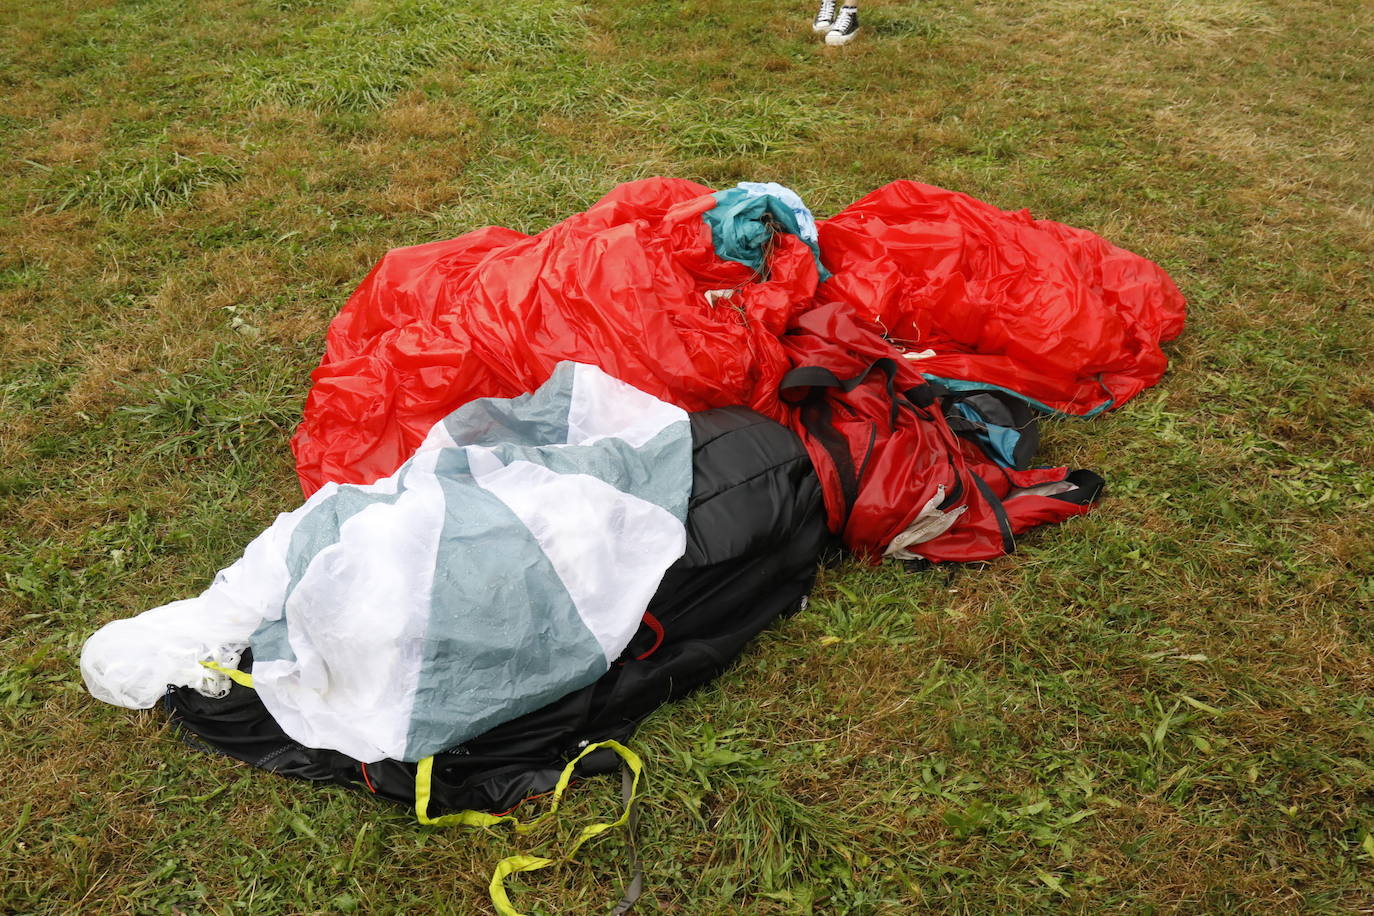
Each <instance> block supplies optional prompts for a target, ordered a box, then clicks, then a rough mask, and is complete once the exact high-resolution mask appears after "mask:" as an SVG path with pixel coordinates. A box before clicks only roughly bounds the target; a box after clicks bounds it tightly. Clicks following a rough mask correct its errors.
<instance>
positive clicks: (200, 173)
mask: <svg viewBox="0 0 1374 916" xmlns="http://www.w3.org/2000/svg"><path fill="white" fill-rule="evenodd" d="M242 174H243V170H242V169H241V168H240V167H239V165H238V164H237V163H236V162H234V161H233V160H231V159H227V158H225V157H223V156H213V155H205V156H185V155H182V154H181V153H176V152H174V153H172V154H171V155H170V156H162V155H158V154H153V155H151V156H150V155H146V154H139V155H137V156H133V157H129V158H123V159H117V160H114V161H106V162H102V163H101V164H100V165H99V166H98V167H96V168H95V169H91V170H84V171H83V170H77V169H72V168H64V169H59V170H54V171H53V172H52V175H51V177H50V179H49V181H48V182H47V186H46V188H45V194H44V198H45V200H44V202H43V203H41V204H40V205H39V208H40V209H52V210H56V211H58V212H61V211H63V210H69V209H71V208H73V207H75V206H77V205H79V204H89V205H91V206H93V207H94V208H95V209H97V210H99V211H100V212H101V213H103V214H107V215H108V214H113V213H120V212H124V211H128V210H137V209H146V210H151V211H153V212H154V213H158V212H161V211H162V210H164V209H166V208H168V207H173V206H177V205H179V204H182V203H185V202H186V201H187V200H188V199H190V197H191V196H192V195H193V194H195V193H196V192H197V191H202V190H205V189H207V188H214V187H219V186H221V185H224V184H226V183H228V182H232V181H237V180H238V179H239V178H240V177H242Z"/></svg>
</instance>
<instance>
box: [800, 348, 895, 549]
mask: <svg viewBox="0 0 1374 916" xmlns="http://www.w3.org/2000/svg"><path fill="white" fill-rule="evenodd" d="M875 369H876V370H878V371H880V372H882V373H883V375H884V376H886V378H887V395H888V401H889V402H890V403H891V405H892V407H891V410H890V411H889V416H888V422H889V424H890V426H889V428H896V425H897V409H898V406H899V405H898V399H897V391H896V379H897V364H896V362H894V361H893V360H892V359H889V358H888V357H882V358H881V359H875V360H874V361H873V362H871V363H869V364H868V365H867V366H865V367H864V369H863V371H861V372H860V373H859V374H858V375H855V376H854V377H852V378H847V379H842V378H840V377H839V376H837V375H836V374H835V373H834V372H831V371H830V370H829V369H826V368H824V367H822V366H798V367H797V368H796V369H793V370H792V371H790V372H788V373H787V374H786V375H784V376H783V377H782V381H781V382H780V383H779V384H778V396H779V397H781V398H782V400H783V401H785V402H786V403H788V404H791V405H793V406H795V407H799V408H800V410H801V421H802V427H803V428H804V429H805V430H806V431H807V432H808V433H810V434H811V435H812V436H814V437H815V439H816V441H817V442H819V443H820V444H821V447H822V448H824V449H825V451H826V454H828V455H829V456H830V460H831V461H832V462H834V464H835V473H836V475H837V476H838V477H839V478H840V492H841V493H842V494H843V496H844V519H843V520H842V521H841V523H840V530H841V531H843V530H844V529H845V527H846V526H847V525H848V524H849V513H850V512H851V511H853V509H854V504H855V503H856V502H858V500H859V481H860V479H862V477H863V472H864V470H866V469H867V467H868V459H869V458H870V457H871V456H872V454H873V448H874V446H875V445H876V444H877V441H878V430H877V427H876V426H875V427H874V429H873V431H872V434H871V435H870V436H869V439H868V448H867V449H866V450H865V453H864V457H863V461H862V462H860V465H859V468H858V470H856V469H855V467H854V455H853V454H852V453H851V452H850V451H849V443H848V442H847V441H846V440H845V438H844V436H842V435H840V432H839V430H837V429H836V428H835V423H834V413H833V412H832V411H831V407H830V401H829V398H828V395H829V393H830V389H837V390H839V391H842V392H844V393H845V394H848V393H849V392H851V391H853V390H854V389H855V388H858V387H859V386H860V385H862V384H863V383H864V382H865V381H866V380H867V379H868V376H869V375H870V374H872V372H873V371H874V370H875Z"/></svg>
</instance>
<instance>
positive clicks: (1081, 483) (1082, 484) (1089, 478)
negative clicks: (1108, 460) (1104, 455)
mask: <svg viewBox="0 0 1374 916" xmlns="http://www.w3.org/2000/svg"><path fill="white" fill-rule="evenodd" d="M1064 479H1065V480H1066V481H1068V482H1069V483H1071V484H1073V485H1074V486H1075V487H1077V489H1075V490H1070V491H1069V492H1067V493H1056V494H1054V495H1053V496H1051V497H1049V498H1050V499H1057V500H1060V501H1061V502H1066V503H1073V504H1074V505H1075V506H1086V505H1087V504H1088V503H1095V502H1097V501H1098V499H1100V498H1101V497H1102V490H1103V489H1104V488H1105V487H1106V486H1107V482H1106V481H1105V480H1103V479H1102V475H1101V474H1098V473H1096V472H1094V471H1089V470H1086V469H1080V470H1077V471H1070V472H1069V476H1068V477H1065V478H1064Z"/></svg>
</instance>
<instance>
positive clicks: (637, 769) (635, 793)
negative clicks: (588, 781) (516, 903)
mask: <svg viewBox="0 0 1374 916" xmlns="http://www.w3.org/2000/svg"><path fill="white" fill-rule="evenodd" d="M603 747H604V748H609V749H610V750H612V751H615V753H616V754H617V755H618V756H619V757H620V759H621V760H623V761H625V766H626V767H628V768H629V770H630V772H631V773H632V774H633V775H634V778H633V780H632V781H631V782H630V793H629V797H628V798H627V799H626V800H625V810H623V811H621V812H620V817H618V818H616V819H615V820H614V821H607V822H605V823H599V824H588V825H587V826H586V827H583V828H582V832H581V833H579V834H578V835H577V839H576V840H574V841H573V843H572V845H571V846H570V847H569V848H568V854H567V855H566V856H564V861H567V862H571V861H572V859H573V856H575V855H577V851H578V850H579V849H581V848H582V844H583V843H585V842H587V841H588V840H590V839H591V838H592V837H594V836H597V835H599V834H602V833H605V832H606V831H607V830H612V829H614V828H616V827H620V826H622V825H623V824H624V823H625V822H626V821H627V820H629V817H630V811H631V810H632V809H633V808H634V803H635V801H636V800H637V799H638V797H639V777H640V775H641V774H642V773H643V772H644V762H643V761H642V760H640V759H639V755H638V754H636V753H635V752H634V751H632V750H630V749H629V748H628V747H626V746H625V745H623V744H621V743H620V742H619V741H601V742H598V743H596V744H589V745H587V746H586V747H585V748H583V749H582V753H580V754H578V755H577V756H576V757H574V758H573V759H572V760H571V761H570V762H569V763H568V765H567V766H565V767H564V768H563V772H562V773H560V774H559V776H558V782H557V783H556V784H555V785H554V787H553V800H552V802H551V803H550V804H549V810H547V811H545V812H544V813H543V814H541V815H539V816H538V817H536V818H535V819H534V820H532V821H529V822H528V823H522V822H521V821H520V820H519V819H518V818H515V817H512V816H510V815H502V814H488V813H486V812H485V811H458V812H455V813H453V814H445V815H442V816H440V817H430V816H429V796H430V781H431V779H432V778H433V774H434V758H433V757H426V758H425V759H424V760H421V761H420V763H419V765H418V766H417V767H416V768H415V818H416V820H418V821H419V822H420V823H422V824H428V825H430V826H432V827H451V826H462V827H491V826H493V825H495V824H500V823H503V822H505V823H509V824H511V825H512V826H513V827H514V829H515V832H516V833H528V832H529V831H531V830H533V829H534V828H535V827H538V826H539V825H540V824H542V823H543V822H544V821H546V820H548V819H549V818H550V817H552V816H553V815H554V814H556V813H557V811H558V805H559V803H560V802H561V801H562V800H563V793H564V792H566V791H567V789H568V783H569V782H570V781H571V780H572V774H573V768H574V767H576V766H577V762H578V761H579V760H581V759H582V758H583V757H586V756H587V755H588V754H590V753H591V752H592V751H595V750H597V749H599V748H603ZM553 864H556V863H555V862H554V860H552V859H544V858H540V857H539V856H510V857H509V858H506V859H502V860H501V861H500V862H498V863H497V864H496V870H495V871H494V872H492V876H491V885H490V890H491V902H492V903H494V904H495V905H496V911H497V912H498V913H499V914H501V916H520V913H518V912H517V911H516V910H515V908H514V907H513V906H511V902H510V898H509V897H508V896H506V888H505V884H504V881H505V879H506V877H507V876H508V875H512V874H515V873H516V872H522V871H535V870H537V869H540V868H547V867H548V866H550V865H553Z"/></svg>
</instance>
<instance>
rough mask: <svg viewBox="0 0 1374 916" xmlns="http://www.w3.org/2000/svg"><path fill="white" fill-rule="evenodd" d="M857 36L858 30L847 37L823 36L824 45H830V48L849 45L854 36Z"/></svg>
mask: <svg viewBox="0 0 1374 916" xmlns="http://www.w3.org/2000/svg"><path fill="white" fill-rule="evenodd" d="M857 34H859V30H858V29H855V30H854V31H852V32H850V33H849V34H848V35H827V36H825V43H826V44H828V45H830V47H832V48H838V47H840V46H841V45H847V44H849V43H850V42H851V41H853V40H854V36H855V35H857Z"/></svg>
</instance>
